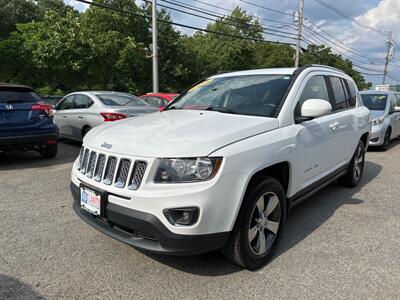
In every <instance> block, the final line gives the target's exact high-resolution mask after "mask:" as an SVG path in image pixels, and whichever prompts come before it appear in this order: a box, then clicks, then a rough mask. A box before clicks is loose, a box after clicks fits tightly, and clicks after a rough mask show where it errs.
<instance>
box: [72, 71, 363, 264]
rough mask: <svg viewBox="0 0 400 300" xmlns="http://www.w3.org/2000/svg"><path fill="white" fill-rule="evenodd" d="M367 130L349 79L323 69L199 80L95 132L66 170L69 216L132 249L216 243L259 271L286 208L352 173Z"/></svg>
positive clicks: (180, 250)
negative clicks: (161, 104)
mask: <svg viewBox="0 0 400 300" xmlns="http://www.w3.org/2000/svg"><path fill="white" fill-rule="evenodd" d="M370 130H371V117H370V112H369V110H368V109H367V108H366V107H365V106H363V105H362V102H361V98H360V95H359V93H358V90H357V88H356V85H355V84H354V81H353V80H352V79H351V78H350V77H349V76H347V75H346V74H344V73H343V72H341V71H339V70H337V69H334V68H330V67H325V66H316V65H308V66H305V67H302V68H284V69H263V70H250V71H241V72H232V73H225V74H219V75H216V76H212V77H210V78H208V79H206V80H203V81H201V82H199V83H197V84H195V85H194V86H192V87H191V88H189V89H188V90H187V91H185V92H184V93H183V94H182V95H181V96H180V97H178V98H177V99H176V100H175V101H173V102H172V103H171V104H170V105H169V106H167V108H166V109H165V110H164V111H162V112H157V113H153V114H149V115H145V116H141V117H136V118H130V119H126V120H122V121H118V122H113V123H110V124H105V125H102V126H99V127H96V128H94V129H92V130H91V131H90V132H89V133H88V134H87V135H86V136H85V138H84V142H83V146H82V150H81V152H80V155H79V157H78V159H77V160H76V161H75V163H74V166H73V169H72V174H71V180H72V182H71V190H72V194H73V197H74V199H75V201H74V209H75V211H76V213H77V214H78V215H79V216H80V217H81V218H82V219H83V220H85V221H86V222H87V223H88V224H90V225H91V226H93V227H95V228H96V229H98V230H99V231H101V232H103V233H105V234H107V235H109V236H111V237H113V238H115V239H117V240H120V241H122V242H125V243H127V244H130V245H132V246H134V247H136V248H139V249H143V250H147V251H152V252H158V253H166V254H173V255H187V254H196V253H201V252H206V251H210V250H214V249H219V248H222V249H223V253H224V254H225V255H226V256H227V257H228V258H229V259H231V260H232V261H234V262H236V263H237V264H239V265H241V266H243V267H245V268H248V269H254V268H258V267H260V266H262V265H264V264H265V263H267V261H268V260H269V259H270V258H271V257H272V255H273V253H274V250H275V249H276V247H277V244H278V241H279V237H280V234H281V232H282V229H283V226H284V223H285V218H286V215H287V213H288V212H289V211H290V208H291V207H293V206H294V205H296V204H298V203H299V202H301V201H302V200H304V199H305V198H306V197H307V196H309V195H310V194H312V193H314V192H315V191H317V190H318V189H320V188H322V187H324V186H326V185H327V184H329V183H331V182H333V181H335V180H336V179H339V180H340V182H341V183H342V184H344V185H346V186H350V187H354V186H356V185H357V184H358V183H359V182H360V179H361V176H362V173H363V167H364V155H365V151H366V148H367V146H368V139H369V134H370Z"/></svg>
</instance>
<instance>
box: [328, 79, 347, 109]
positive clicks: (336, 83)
mask: <svg viewBox="0 0 400 300" xmlns="http://www.w3.org/2000/svg"><path fill="white" fill-rule="evenodd" d="M329 79H330V81H331V84H332V90H333V95H334V98H335V99H334V107H333V111H336V110H341V109H345V108H347V95H346V92H345V86H344V85H343V82H342V80H341V79H340V78H339V77H329Z"/></svg>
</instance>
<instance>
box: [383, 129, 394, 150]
mask: <svg viewBox="0 0 400 300" xmlns="http://www.w3.org/2000/svg"><path fill="white" fill-rule="evenodd" d="M391 133H392V132H391V130H390V128H388V129H387V130H386V133H385V138H384V140H383V144H382V146H381V147H380V148H381V150H382V151H387V150H388V149H389V145H390V135H391Z"/></svg>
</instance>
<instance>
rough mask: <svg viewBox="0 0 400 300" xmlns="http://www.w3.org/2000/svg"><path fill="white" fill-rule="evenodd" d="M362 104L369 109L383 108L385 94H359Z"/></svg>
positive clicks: (385, 98) (384, 106) (384, 105)
mask: <svg viewBox="0 0 400 300" xmlns="http://www.w3.org/2000/svg"><path fill="white" fill-rule="evenodd" d="M361 98H362V101H363V103H364V105H365V106H366V107H367V108H368V109H369V110H385V108H386V101H387V95H384V94H361Z"/></svg>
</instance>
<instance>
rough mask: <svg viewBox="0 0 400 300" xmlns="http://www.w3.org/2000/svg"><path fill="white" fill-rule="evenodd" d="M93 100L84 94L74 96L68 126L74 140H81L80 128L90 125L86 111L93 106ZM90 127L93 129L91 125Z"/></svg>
mask: <svg viewBox="0 0 400 300" xmlns="http://www.w3.org/2000/svg"><path fill="white" fill-rule="evenodd" d="M93 103H94V102H93V100H92V99H90V98H89V97H88V96H87V95H84V94H75V97H74V105H73V108H72V109H71V110H70V112H69V118H68V124H69V126H70V130H71V135H72V137H73V138H74V139H77V140H81V139H82V128H83V126H85V125H91V124H90V121H89V119H90V117H89V114H88V109H89V107H91V106H92V105H93ZM90 127H94V126H93V125H91V126H90Z"/></svg>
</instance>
